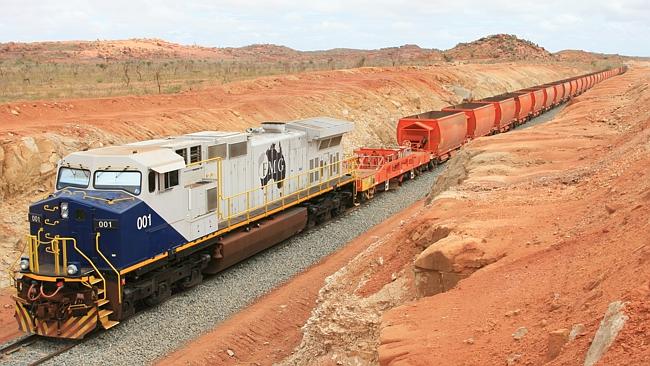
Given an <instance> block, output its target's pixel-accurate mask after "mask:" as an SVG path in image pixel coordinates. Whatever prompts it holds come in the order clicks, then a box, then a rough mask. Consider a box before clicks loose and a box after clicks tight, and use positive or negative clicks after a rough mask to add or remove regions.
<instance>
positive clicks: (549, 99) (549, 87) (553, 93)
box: [542, 84, 562, 110]
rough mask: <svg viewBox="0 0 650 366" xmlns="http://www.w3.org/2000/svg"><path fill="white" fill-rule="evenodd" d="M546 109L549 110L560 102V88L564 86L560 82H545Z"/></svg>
mask: <svg viewBox="0 0 650 366" xmlns="http://www.w3.org/2000/svg"><path fill="white" fill-rule="evenodd" d="M542 87H543V88H544V89H543V90H544V109H546V110H549V109H551V108H553V106H555V105H556V104H557V103H558V89H561V88H562V85H559V84H544V85H542Z"/></svg>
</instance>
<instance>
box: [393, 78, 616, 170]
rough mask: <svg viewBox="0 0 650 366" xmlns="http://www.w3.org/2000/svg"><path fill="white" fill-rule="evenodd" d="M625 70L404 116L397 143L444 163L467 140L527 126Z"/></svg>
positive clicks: (399, 127)
mask: <svg viewBox="0 0 650 366" xmlns="http://www.w3.org/2000/svg"><path fill="white" fill-rule="evenodd" d="M626 70H627V68H626V67H620V68H614V69H610V70H606V71H600V72H595V73H591V74H586V75H582V76H577V77H574V78H570V79H565V80H560V81H556V82H553V83H550V84H542V85H538V86H534V87H532V88H525V89H521V90H517V91H514V92H511V93H505V94H501V95H497V96H493V97H489V98H485V99H481V100H476V101H472V102H469V103H463V104H458V105H454V106H449V107H446V108H443V109H442V110H441V111H429V112H424V113H420V114H417V115H414V116H409V117H404V118H401V119H400V120H399V122H398V124H397V142H398V143H399V145H401V146H411V147H412V148H413V149H414V150H424V151H428V152H430V153H431V154H432V155H433V156H434V157H435V158H436V159H437V160H438V161H444V160H446V159H447V158H448V157H449V155H450V153H451V152H452V151H454V150H456V149H458V148H459V147H460V146H462V145H463V144H465V143H466V142H467V141H469V140H471V139H474V138H478V137H481V136H486V135H490V134H494V133H499V132H505V131H508V130H510V129H512V128H513V127H515V126H518V125H520V124H523V123H526V122H527V121H528V120H530V119H531V118H534V117H536V116H538V115H540V114H541V113H543V112H545V111H547V110H549V109H551V108H553V107H555V106H557V105H559V104H562V103H564V102H566V101H568V100H569V99H571V98H573V97H575V96H578V95H580V94H582V93H583V92H584V91H585V90H587V89H589V88H591V87H592V86H594V85H595V84H596V83H598V82H600V81H603V80H605V79H608V78H610V77H612V76H614V75H618V74H622V73H624V72H625V71H626Z"/></svg>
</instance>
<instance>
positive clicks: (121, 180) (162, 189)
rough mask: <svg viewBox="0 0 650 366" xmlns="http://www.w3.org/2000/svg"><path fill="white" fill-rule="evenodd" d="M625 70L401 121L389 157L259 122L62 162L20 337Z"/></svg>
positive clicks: (120, 298)
mask: <svg viewBox="0 0 650 366" xmlns="http://www.w3.org/2000/svg"><path fill="white" fill-rule="evenodd" d="M625 70H626V69H625V68H617V69H611V70H605V71H601V72H597V73H592V74H587V75H582V76H579V77H575V78H571V79H567V80H561V81H558V82H555V83H550V84H544V85H540V86H537V87H533V88H527V89H523V90H520V91H516V92H512V93H507V94H502V95H498V96H494V97H491V98H485V99H483V100H477V101H472V102H468V103H463V104H459V105H456V106H450V107H447V108H444V109H443V110H442V111H429V112H425V113H421V114H418V115H414V116H409V117H405V118H402V119H400V120H399V122H398V123H397V142H398V145H399V146H398V147H396V148H361V149H357V150H355V153H354V154H353V155H352V156H345V155H344V153H343V148H342V144H341V142H342V139H343V137H344V136H345V135H346V134H347V133H349V132H350V131H351V130H352V127H353V125H352V124H351V123H350V122H346V121H342V120H337V119H333V118H327V117H318V118H310V119H305V120H299V121H293V122H288V123H280V122H265V123H262V124H261V126H260V127H259V128H252V129H248V130H247V131H246V132H221V131H204V132H197V133H191V134H187V135H182V136H178V137H171V138H165V139H156V140H150V141H142V142H137V143H131V144H125V145H121V146H111V147H104V148H99V149H93V150H87V151H80V152H75V153H72V154H70V155H68V156H66V157H65V158H63V159H62V160H61V161H60V162H59V164H58V170H57V171H58V174H57V177H56V182H55V187H54V192H53V193H52V194H50V195H49V196H48V197H47V198H45V199H43V200H40V201H38V202H35V203H34V204H32V205H31V206H30V207H29V213H28V220H29V224H30V231H29V234H28V235H27V255H26V256H24V257H22V258H21V259H20V262H19V270H17V271H16V275H15V287H16V295H15V296H14V299H15V307H16V320H17V322H18V326H19V327H20V329H21V330H22V331H24V332H26V333H29V334H38V335H42V336H47V337H57V338H70V339H80V338H83V337H84V336H86V335H87V334H89V333H90V332H91V331H93V330H95V329H97V328H99V329H109V328H111V327H113V326H115V325H116V324H118V323H119V322H120V321H122V320H123V319H125V318H127V317H129V316H131V315H133V314H134V313H135V312H136V310H137V309H139V308H141V307H143V306H152V305H155V304H157V303H160V302H161V301H164V300H165V299H166V298H168V297H170V296H171V294H172V293H173V292H175V291H179V290H182V289H186V288H190V287H192V286H196V285H198V284H199V283H200V282H201V281H202V279H203V276H204V275H206V274H215V273H217V272H219V271H221V270H223V269H225V268H228V267H229V266H232V265H233V264H235V263H237V262H239V261H241V260H243V259H245V258H248V257H250V256H252V255H254V254H256V253H257V252H259V251H261V250H264V249H266V248H268V247H270V246H272V245H274V244H276V243H279V242H280V241H282V240H284V239H286V238H288V237H290V236H292V235H295V234H296V233H298V232H301V231H302V230H304V229H306V228H309V227H311V226H314V225H318V224H320V223H322V222H324V221H326V220H328V219H330V218H331V217H334V216H337V215H339V214H341V213H342V212H343V211H345V210H346V209H347V208H348V207H351V206H354V205H357V204H360V203H362V202H363V201H365V200H369V199H372V198H373V196H374V195H375V193H376V192H378V191H386V190H389V189H392V188H394V187H395V186H396V185H399V184H400V183H401V182H402V181H403V180H405V179H413V178H415V177H416V176H417V175H418V174H420V173H422V172H424V171H426V170H429V169H432V168H433V167H434V166H435V165H436V164H440V163H442V162H444V161H445V160H447V159H448V158H449V157H450V156H452V155H453V153H454V152H455V151H457V150H458V149H459V148H460V147H461V146H462V145H463V144H465V143H466V142H467V141H469V140H471V139H474V138H477V137H481V136H486V135H490V134H494V133H499V132H505V131H508V130H510V129H512V128H514V127H516V126H517V125H519V124H522V123H525V122H526V121H527V120H529V119H530V118H533V117H535V116H537V115H539V114H540V113H542V112H544V111H546V110H548V109H551V108H553V107H554V106H557V105H559V104H561V103H563V102H566V101H567V100H569V99H571V98H573V97H575V96H577V95H579V94H581V93H583V92H584V91H585V90H587V89H588V88H590V87H591V86H593V85H594V84H596V83H597V82H600V81H602V80H604V79H607V78H609V77H612V76H614V75H617V74H620V73H623V72H625Z"/></svg>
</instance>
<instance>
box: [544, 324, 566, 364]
mask: <svg viewBox="0 0 650 366" xmlns="http://www.w3.org/2000/svg"><path fill="white" fill-rule="evenodd" d="M568 341H569V330H568V329H564V328H562V329H558V330H555V331H552V332H550V333H549V334H548V348H547V349H546V359H547V360H548V361H550V360H553V359H554V358H556V357H557V356H559V355H560V352H561V351H562V347H564V345H565V344H566V343H567V342H568Z"/></svg>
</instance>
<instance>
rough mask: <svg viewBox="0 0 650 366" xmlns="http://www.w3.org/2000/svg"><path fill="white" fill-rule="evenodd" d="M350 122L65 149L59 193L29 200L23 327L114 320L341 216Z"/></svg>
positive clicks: (347, 195) (64, 328) (82, 327)
mask: <svg viewBox="0 0 650 366" xmlns="http://www.w3.org/2000/svg"><path fill="white" fill-rule="evenodd" d="M351 130H352V124H351V123H350V122H346V121H342V120H336V119H332V118H326V117H321V118H312V119H306V120H300V121H294V122H290V123H278V122H268V123H263V124H262V125H261V127H259V128H253V129H249V130H248V131H246V132H217V131H204V132H197V133H191V134H187V135H183V136H179V137H172V138H166V139H158V140H150V141H143V142H137V143H132V144H126V145H122V146H111V147H104V148H99V149H93V150H88V151H80V152H75V153H72V154H70V155H68V156H66V157H65V158H63V159H62V160H61V161H60V162H59V164H58V175H57V178H56V183H55V185H56V186H55V190H54V193H52V194H51V195H49V197H47V198H45V199H43V200H41V201H39V202H36V203H34V204H32V205H31V206H30V207H29V217H28V219H29V224H30V233H29V236H28V251H27V252H28V256H25V257H23V258H22V259H21V260H20V273H19V275H18V276H17V278H16V288H17V294H16V296H15V300H16V314H17V319H18V323H19V327H20V328H21V329H22V330H23V331H25V332H27V333H36V334H39V335H43V336H50V337H60V338H74V339H78V338H82V337H84V336H85V335H86V334H88V333H89V332H90V331H92V330H93V329H95V328H96V327H98V326H99V327H102V328H104V329H108V328H111V327H112V326H114V325H116V324H117V323H118V322H119V321H120V320H122V319H124V318H126V317H128V316H130V315H131V314H133V313H134V312H135V310H136V309H137V308H138V307H139V306H140V305H153V304H156V303H159V302H161V301H162V300H164V299H165V298H167V297H169V296H170V295H171V293H172V291H174V290H175V289H179V288H188V287H192V286H194V285H196V284H198V283H199V282H201V280H202V277H203V275H204V274H206V273H216V272H218V271H220V270H222V269H225V268H227V267H228V266H231V265H232V264H234V263H237V262H238V261H240V260H242V259H244V258H247V257H249V256H251V255H253V254H255V253H257V252H259V251H261V250H263V249H265V248H267V247H269V246H271V245H273V244H275V243H277V242H279V241H282V240H284V239H285V238H287V237H289V236H291V235H294V234H295V233H297V232H299V231H301V230H303V229H304V228H305V227H307V226H309V225H314V224H317V223H318V222H319V220H323V219H325V218H328V217H330V216H331V215H336V214H337V213H338V212H340V211H341V210H342V209H344V208H345V206H346V205H349V204H351V202H352V200H353V196H354V194H355V192H353V189H352V188H351V187H352V185H351V183H352V181H353V177H352V175H351V174H350V170H351V169H350V166H349V163H348V161H346V159H344V156H343V149H342V145H341V140H342V138H343V136H344V135H345V134H346V133H348V132H349V131H351ZM325 195H326V196H327V197H326V199H325V198H324V196H325Z"/></svg>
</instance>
